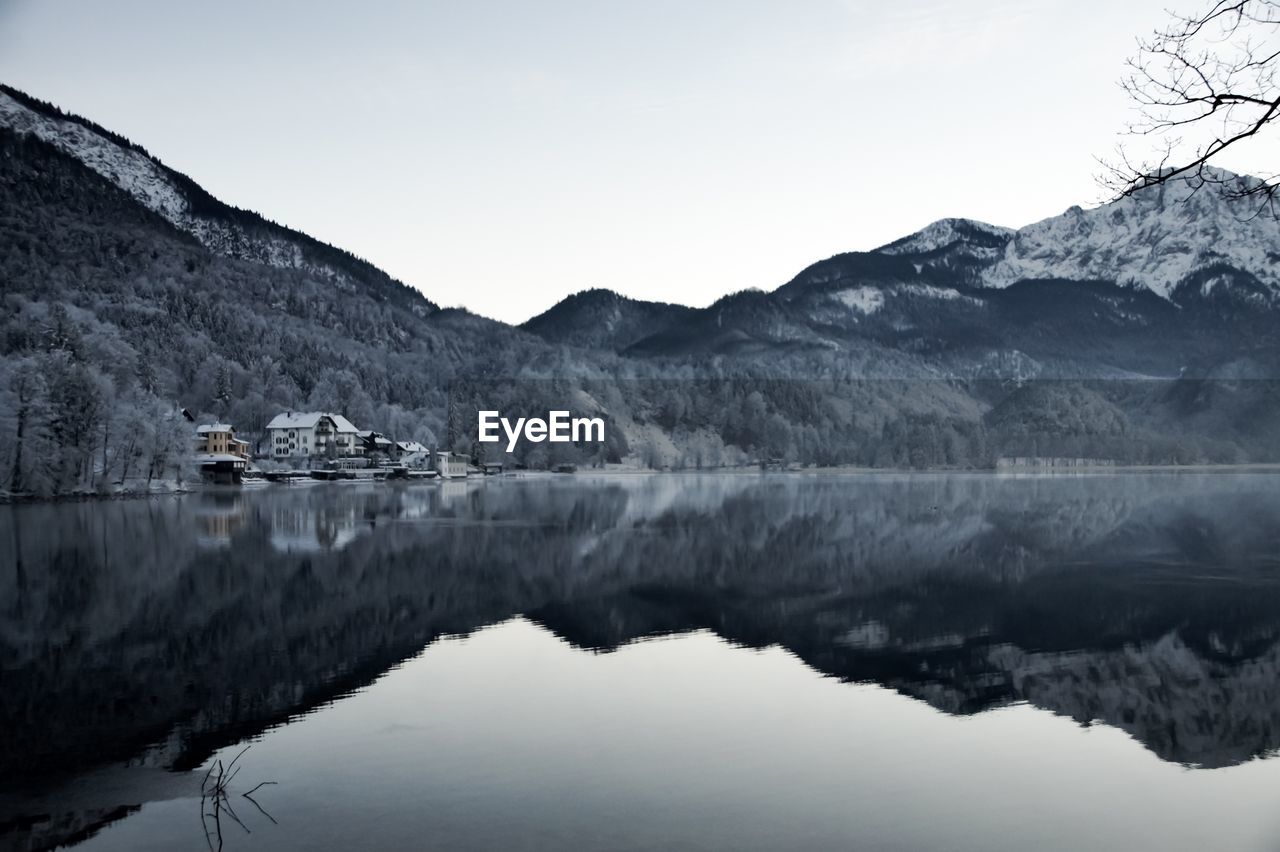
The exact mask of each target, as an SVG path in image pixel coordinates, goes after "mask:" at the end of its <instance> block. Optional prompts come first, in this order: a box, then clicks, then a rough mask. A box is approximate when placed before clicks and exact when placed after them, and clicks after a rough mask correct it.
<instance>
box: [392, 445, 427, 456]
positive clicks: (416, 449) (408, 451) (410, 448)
mask: <svg viewBox="0 0 1280 852" xmlns="http://www.w3.org/2000/svg"><path fill="white" fill-rule="evenodd" d="M430 452H431V450H430V449H429V448H428V447H427V446H426V445H425V444H421V443H419V442H417V441H396V443H395V448H394V450H393V451H392V457H393V458H396V459H404V458H407V457H408V456H412V455H415V454H417V453H430Z"/></svg>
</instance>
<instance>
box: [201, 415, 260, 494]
mask: <svg viewBox="0 0 1280 852" xmlns="http://www.w3.org/2000/svg"><path fill="white" fill-rule="evenodd" d="M195 462H196V464H197V465H199V467H200V475H201V477H203V478H204V479H206V480H208V481H210V482H215V483H220V484H224V485H234V484H238V483H239V482H240V481H241V480H242V478H243V476H244V472H245V470H246V469H247V468H248V466H249V442H248V441H242V440H240V439H239V438H237V437H236V430H235V428H234V427H232V426H231V424H229V423H206V424H203V425H201V426H198V427H196V452H195Z"/></svg>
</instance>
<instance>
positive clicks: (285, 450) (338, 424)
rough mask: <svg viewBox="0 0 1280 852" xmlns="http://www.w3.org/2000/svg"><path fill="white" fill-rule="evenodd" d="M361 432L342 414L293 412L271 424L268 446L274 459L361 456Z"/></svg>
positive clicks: (276, 418)
mask: <svg viewBox="0 0 1280 852" xmlns="http://www.w3.org/2000/svg"><path fill="white" fill-rule="evenodd" d="M359 432H360V430H358V429H356V427H355V426H354V425H353V424H352V423H351V421H350V420H348V419H347V418H345V417H343V416H342V415H341V414H331V413H328V412H325V411H306V412H297V411H289V412H285V413H284V414H277V415H276V416H275V417H274V418H273V419H272V421H271V422H270V423H268V424H267V443H268V445H269V446H270V453H271V458H273V459H289V458H310V457H311V456H320V457H328V456H330V455H334V456H338V457H344V456H359V455H363V454H364V447H363V446H362V444H361V441H360V438H359Z"/></svg>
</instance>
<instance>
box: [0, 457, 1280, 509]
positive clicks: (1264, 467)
mask: <svg viewBox="0 0 1280 852" xmlns="http://www.w3.org/2000/svg"><path fill="white" fill-rule="evenodd" d="M1134 473H1167V474H1180V473H1224V474H1226V473H1259V474H1262V473H1268V474H1272V473H1274V474H1280V462H1259V463H1250V464H1195V465H1098V466H1095V467H1076V468H1054V467H1050V466H1045V467H1034V466H1027V467H1006V468H1000V469H997V468H949V467H930V468H899V467H806V468H790V469H785V470H761V469H759V468H757V467H722V468H706V469H703V470H696V469H685V470H646V469H644V468H587V469H585V470H579V471H578V472H576V473H557V472H555V471H551V470H522V471H510V472H507V473H503V474H498V475H496V476H484V475H477V476H469V477H466V478H461V477H460V478H457V479H454V480H448V481H451V482H452V481H457V482H474V481H486V480H489V479H498V480H501V479H542V478H554V479H566V478H569V477H573V476H669V475H677V476H687V475H715V476H778V475H785V476H875V475H886V474H892V475H895V476H912V475H928V476H936V475H938V474H947V475H950V476H1004V477H1022V476H1103V475H1108V474H1134ZM439 482H440V481H439V480H433V481H432V484H439ZM315 484H316V485H334V484H338V485H350V484H353V483H350V482H346V481H343V482H337V483H333V482H323V481H320V480H317V481H316V482H315ZM354 484H377V485H385V484H387V483H385V482H382V481H375V480H370V481H369V483H354ZM418 484H427V483H418ZM210 490H212V491H224V492H229V491H240V490H243V489H242V488H241V487H239V486H234V485H207V484H204V483H192V484H190V485H186V484H184V485H182V486H179V487H176V488H164V489H151V490H135V489H129V490H122V491H113V492H111V493H108V494H97V493H93V492H75V493H71V494H52V495H49V496H39V495H34V494H0V506H24V505H33V504H40V503H89V502H94V501H99V500H144V499H156V498H162V497H182V496H185V495H188V494H196V493H199V492H201V491H210ZM254 490H256V489H254Z"/></svg>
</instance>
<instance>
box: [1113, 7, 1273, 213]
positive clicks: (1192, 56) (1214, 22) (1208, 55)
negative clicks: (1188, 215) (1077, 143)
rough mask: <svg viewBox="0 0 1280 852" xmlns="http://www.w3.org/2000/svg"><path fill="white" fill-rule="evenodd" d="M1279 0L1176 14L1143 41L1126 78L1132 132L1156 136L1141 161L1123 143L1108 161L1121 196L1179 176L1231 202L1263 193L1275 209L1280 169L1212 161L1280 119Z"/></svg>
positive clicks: (1263, 203) (1267, 207)
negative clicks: (1237, 169)
mask: <svg viewBox="0 0 1280 852" xmlns="http://www.w3.org/2000/svg"><path fill="white" fill-rule="evenodd" d="M1278 63H1280V0H1215V2H1213V3H1212V4H1211V5H1210V6H1209V7H1208V8H1207V9H1206V10H1204V11H1203V12H1201V13H1200V14H1197V15H1191V16H1184V15H1176V14H1171V20H1170V21H1169V23H1168V24H1167V25H1166V26H1165V27H1164V28H1162V29H1158V30H1156V31H1155V33H1154V34H1153V35H1152V36H1150V37H1149V38H1144V39H1139V40H1138V53H1137V55H1136V56H1134V57H1133V58H1131V59H1130V60H1129V61H1128V68H1129V71H1128V74H1127V75H1126V76H1125V78H1124V79H1123V80H1122V81H1121V85H1122V86H1123V88H1124V90H1125V92H1126V93H1127V94H1128V95H1129V98H1130V99H1131V101H1132V102H1133V104H1134V106H1135V107H1136V109H1137V112H1138V116H1139V117H1138V119H1137V120H1136V121H1135V122H1134V123H1132V124H1131V125H1130V126H1129V128H1128V131H1129V133H1130V134H1131V135H1134V136H1139V137H1144V138H1147V139H1150V140H1152V141H1153V142H1154V145H1153V147H1154V149H1155V151H1156V152H1157V153H1156V154H1155V155H1154V156H1153V157H1150V158H1143V159H1140V160H1138V161H1137V162H1135V161H1134V160H1133V159H1132V157H1131V155H1130V152H1129V150H1128V149H1127V148H1126V147H1125V146H1123V145H1122V146H1121V147H1120V149H1119V152H1118V154H1119V156H1118V159H1117V160H1115V161H1111V162H1104V166H1105V167H1106V168H1107V174H1106V175H1105V177H1104V180H1103V182H1104V184H1105V185H1106V186H1107V187H1108V188H1109V189H1110V190H1112V191H1113V192H1115V193H1116V195H1118V196H1120V197H1124V196H1128V195H1131V194H1133V193H1134V192H1137V191H1138V190H1141V189H1144V188H1146V187H1150V186H1156V185H1160V184H1164V183H1167V182H1169V181H1171V180H1175V179H1178V180H1181V181H1185V182H1186V183H1188V184H1189V185H1190V186H1191V188H1192V190H1193V191H1197V190H1199V189H1201V188H1203V187H1205V186H1210V187H1211V188H1213V189H1216V190H1219V191H1221V192H1223V193H1224V194H1225V195H1227V196H1228V197H1233V198H1257V199H1258V200H1259V205H1260V207H1259V212H1263V211H1269V212H1271V213H1272V214H1273V215H1276V214H1277V209H1276V206H1275V202H1276V196H1277V193H1278V192H1280V175H1277V174H1271V175H1269V176H1266V177H1261V178H1237V177H1235V176H1234V175H1227V174H1224V173H1223V172H1221V171H1218V170H1216V169H1214V168H1212V166H1213V165H1214V164H1215V163H1216V162H1217V161H1219V160H1220V159H1221V155H1222V154H1223V152H1224V151H1226V150H1228V149H1238V148H1239V146H1241V145H1242V144H1243V143H1244V142H1246V141H1247V140H1249V139H1251V138H1254V137H1258V136H1262V135H1266V134H1267V133H1268V132H1269V131H1272V130H1273V123H1274V122H1275V120H1276V119H1277V118H1278V117H1280V83H1278V82H1277V80H1276V70H1277V65H1278Z"/></svg>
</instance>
